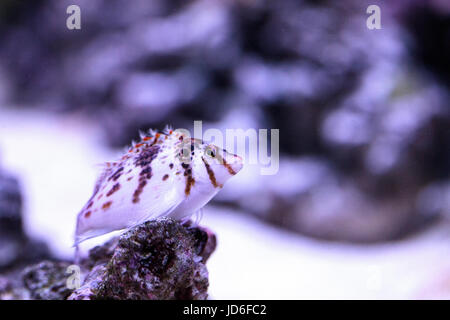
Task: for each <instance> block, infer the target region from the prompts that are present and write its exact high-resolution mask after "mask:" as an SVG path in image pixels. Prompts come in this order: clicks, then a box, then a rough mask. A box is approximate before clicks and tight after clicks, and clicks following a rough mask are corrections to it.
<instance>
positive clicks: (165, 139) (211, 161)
mask: <svg viewBox="0 0 450 320" xmlns="http://www.w3.org/2000/svg"><path fill="white" fill-rule="evenodd" d="M242 167H243V161H242V158H241V157H239V156H238V155H236V154H233V153H230V152H227V151H226V150H225V149H221V148H219V147H217V146H216V145H213V144H209V143H205V142H204V141H202V140H200V139H195V138H191V137H190V136H189V135H188V134H186V133H185V132H183V131H181V130H171V129H170V128H166V129H165V130H164V131H163V132H155V131H153V130H150V131H149V132H148V133H146V134H142V133H141V140H140V141H139V142H133V143H132V145H131V146H130V147H129V148H127V150H126V152H125V154H124V155H123V156H122V157H121V158H120V159H118V160H117V161H111V162H106V163H105V164H104V166H103V171H102V172H101V174H100V175H99V177H98V179H97V182H96V183H95V187H94V191H93V193H92V196H91V197H90V199H89V200H88V201H87V203H86V204H85V206H84V207H83V208H82V210H81V211H80V212H79V214H78V216H77V223H76V231H75V247H76V248H77V251H78V244H79V243H81V242H83V241H85V240H87V239H89V238H93V237H97V236H100V235H103V234H106V233H109V232H112V231H116V230H122V229H129V228H131V227H133V226H136V225H139V224H141V223H143V222H145V221H149V220H153V219H157V218H162V217H170V218H173V219H176V220H181V221H187V220H189V219H190V218H191V217H192V215H194V214H197V213H199V212H200V211H201V209H202V208H203V207H204V206H205V205H206V204H207V203H208V202H209V201H210V200H211V199H212V198H213V197H214V196H215V195H216V194H217V192H219V190H220V189H221V188H222V187H223V186H224V184H225V182H226V181H227V180H228V179H230V178H231V177H233V176H234V175H236V174H237V173H238V172H239V171H240V170H241V169H242Z"/></svg>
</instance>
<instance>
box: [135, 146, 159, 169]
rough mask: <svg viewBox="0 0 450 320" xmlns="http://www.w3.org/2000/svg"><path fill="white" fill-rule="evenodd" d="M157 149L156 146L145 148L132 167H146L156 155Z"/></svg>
mask: <svg viewBox="0 0 450 320" xmlns="http://www.w3.org/2000/svg"><path fill="white" fill-rule="evenodd" d="M159 148H160V147H159V146H158V145H156V146H151V147H148V148H145V149H144V150H143V151H142V152H141V153H140V154H139V156H137V157H136V160H135V162H134V165H135V166H137V167H142V168H143V167H146V166H148V165H149V164H150V163H151V162H152V161H153V160H154V159H155V158H156V156H157V155H158V152H159Z"/></svg>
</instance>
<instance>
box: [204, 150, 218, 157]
mask: <svg viewBox="0 0 450 320" xmlns="http://www.w3.org/2000/svg"><path fill="white" fill-rule="evenodd" d="M206 154H207V155H208V156H210V157H211V158H215V157H216V150H215V149H214V148H208V149H206Z"/></svg>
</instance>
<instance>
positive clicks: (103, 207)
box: [102, 201, 112, 210]
mask: <svg viewBox="0 0 450 320" xmlns="http://www.w3.org/2000/svg"><path fill="white" fill-rule="evenodd" d="M111 204H112V201H108V202H105V203H104V204H103V205H102V209H103V210H107V209H109V207H111Z"/></svg>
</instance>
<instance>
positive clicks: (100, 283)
mask: <svg viewBox="0 0 450 320" xmlns="http://www.w3.org/2000/svg"><path fill="white" fill-rule="evenodd" d="M215 247H216V237H215V235H214V234H213V233H212V232H211V231H209V230H207V229H204V228H201V227H190V226H187V225H182V224H181V223H180V222H176V221H174V220H171V219H161V220H156V221H149V222H145V223H143V224H141V225H139V226H137V227H134V228H132V229H130V230H129V231H127V232H126V233H125V234H123V235H121V236H120V237H115V238H113V239H111V240H110V241H108V242H106V243H105V244H103V245H101V246H97V247H95V248H93V249H91V250H90V251H89V255H88V256H87V257H86V258H84V259H82V261H81V266H77V265H73V264H71V263H70V262H67V261H42V262H40V263H38V264H35V265H32V266H29V267H27V268H25V270H23V271H22V272H15V273H10V274H7V275H4V276H0V300H3V299H35V300H41V299H46V300H63V299H70V300H93V299H139V300H147V299H152V300H154V299H206V298H207V297H208V293H207V290H208V285H209V282H208V271H207V269H206V266H205V263H206V261H207V259H208V258H209V257H210V255H211V254H212V252H213V251H214V250H215ZM76 269H78V270H76ZM74 271H75V272H78V271H79V274H76V273H74ZM73 276H76V277H77V276H79V280H80V283H81V287H79V288H78V289H75V290H74V289H73V284H74V283H75V282H74V281H72V280H73ZM71 278H72V279H71Z"/></svg>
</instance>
